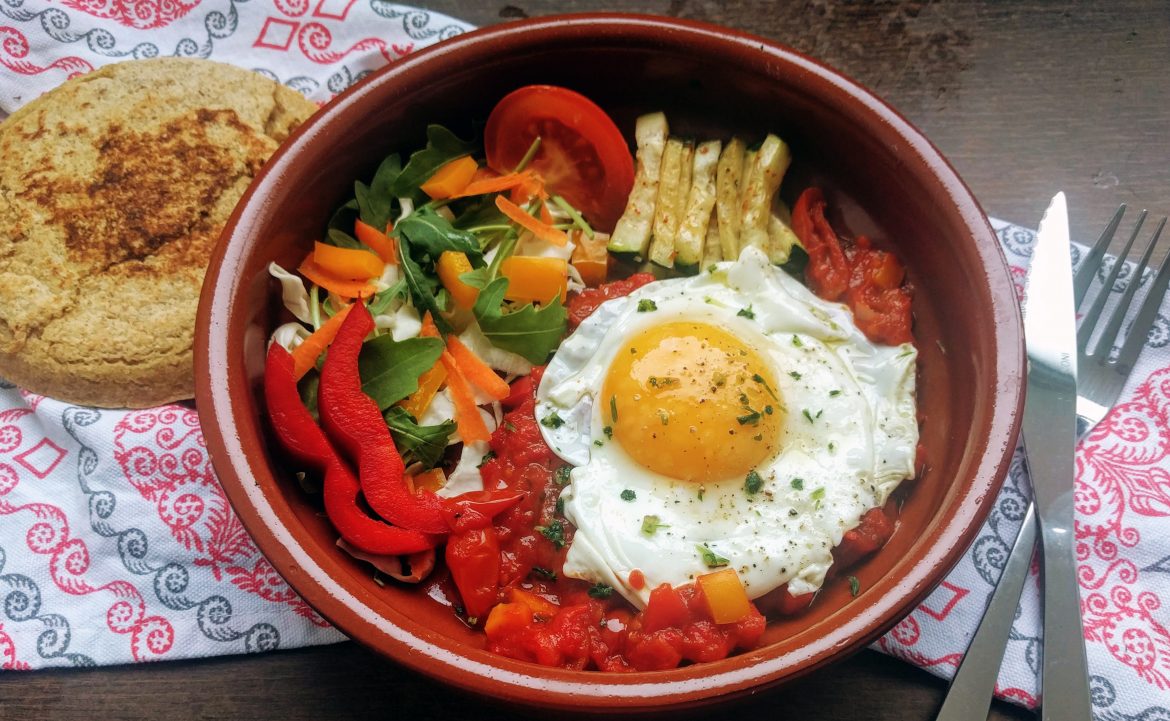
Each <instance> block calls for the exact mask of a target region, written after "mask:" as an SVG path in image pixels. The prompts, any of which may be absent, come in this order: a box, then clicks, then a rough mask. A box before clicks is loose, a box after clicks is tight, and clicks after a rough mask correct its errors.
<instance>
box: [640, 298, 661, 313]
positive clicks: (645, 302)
mask: <svg viewBox="0 0 1170 721" xmlns="http://www.w3.org/2000/svg"><path fill="white" fill-rule="evenodd" d="M652 310H658V304H657V303H655V302H654V301H652V300H650V299H649V298H643V299H642V300H640V301H638V312H639V313H649V312H650V311H652Z"/></svg>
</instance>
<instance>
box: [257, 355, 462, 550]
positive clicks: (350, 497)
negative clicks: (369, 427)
mask: <svg viewBox="0 0 1170 721" xmlns="http://www.w3.org/2000/svg"><path fill="white" fill-rule="evenodd" d="M264 400H265V404H266V405H267V407H268V415H269V418H270V419H271V421H272V429H273V431H275V432H276V437H277V438H278V439H279V440H280V443H281V445H283V446H284V447H285V449H286V450H287V451H288V452H289V453H290V454H291V455H292V456H293V457H294V458H296V459H297V460H298V461H300V462H301V463H304V464H305V465H306V466H309V467H311V468H313V469H314V470H317V471H320V472H322V473H323V474H324V475H325V482H324V488H323V495H324V497H325V513H326V515H328V516H329V520H330V521H331V522H332V523H333V526H334V527H335V528H336V529H337V532H338V533H340V534H341V537H342V538H343V539H345V541H346V542H347V543H349V544H351V545H353V546H354V547H356V548H358V549H361V550H362V551H366V552H368V553H374V554H379V555H400V554H405V553H417V552H419V551H425V550H427V549H429V548H433V547H434V546H435V545H436V544H437V543H438V541H439V539H440V537H438V536H433V535H428V534H425V533H420V532H419V531H413V530H409V529H406V528H396V527H394V526H389V525H386V524H385V523H382V522H381V521H378V520H376V519H374V518H371V517H369V516H368V515H366V513H365V511H363V510H362V509H361V507H360V506H359V505H358V501H357V497H358V491H359V490H360V489H359V487H358V482H357V479H356V478H354V477H353V473H351V472H350V470H349V468H348V467H347V466H346V465H345V463H344V462H343V461H342V460H341V458H340V457H339V456H338V455H337V452H336V451H335V450H334V449H333V446H332V445H330V443H329V441H328V439H326V438H325V434H324V433H323V432H322V431H321V429H320V428H319V427H318V426H317V424H316V423H314V422H313V417H312V416H311V415H309V410H308V409H307V408H305V404H304V403H302V402H301V397H300V394H299V393H298V392H297V382H296V379H295V377H294V375H293V358H292V355H291V354H290V353H289V352H288V351H286V350H285V349H284V348H282V347H281V346H279V345H277V344H275V343H273V344H272V347H270V348H269V349H268V359H267V363H266V365H265V369H264Z"/></svg>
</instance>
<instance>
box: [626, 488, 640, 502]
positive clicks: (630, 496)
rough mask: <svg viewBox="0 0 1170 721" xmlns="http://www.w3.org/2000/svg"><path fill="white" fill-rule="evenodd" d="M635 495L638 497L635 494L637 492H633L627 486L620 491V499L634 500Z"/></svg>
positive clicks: (636, 495)
mask: <svg viewBox="0 0 1170 721" xmlns="http://www.w3.org/2000/svg"><path fill="white" fill-rule="evenodd" d="M637 497H638V494H637V493H634V492H633V491H631V490H630V489H629V488H627V489H625V490H624V491H622V500H623V501H632V500H634V499H635V498H637Z"/></svg>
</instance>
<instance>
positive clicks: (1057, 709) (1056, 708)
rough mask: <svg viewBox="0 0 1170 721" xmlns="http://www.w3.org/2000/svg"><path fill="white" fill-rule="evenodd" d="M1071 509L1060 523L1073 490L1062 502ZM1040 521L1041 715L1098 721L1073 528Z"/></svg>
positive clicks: (1046, 719) (1045, 719)
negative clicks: (1091, 688) (1091, 690)
mask: <svg viewBox="0 0 1170 721" xmlns="http://www.w3.org/2000/svg"><path fill="white" fill-rule="evenodd" d="M1060 500H1061V505H1065V504H1067V508H1066V509H1063V510H1066V511H1067V514H1065V513H1056V514H1054V515H1057V516H1058V517H1060V518H1068V519H1069V520H1070V521H1071V519H1072V517H1073V514H1072V489H1071V488H1070V489H1069V492H1068V494H1067V495H1066V496H1065V497H1064V498H1062V499H1060ZM1046 521H1047V519H1046V518H1045V516H1044V512H1043V509H1042V510H1041V513H1040V517H1039V526H1040V541H1041V545H1042V546H1043V548H1044V563H1043V567H1042V571H1041V572H1042V573H1043V574H1044V646H1043V648H1044V650H1043V654H1044V662H1043V668H1042V671H1043V677H1042V678H1043V681H1042V684H1041V700H1040V713H1041V716H1040V718H1041V720H1042V721H1093V714H1092V710H1091V709H1092V707H1091V705H1090V700H1089V699H1090V697H1089V673H1088V662H1087V660H1086V658H1085V632H1084V627H1083V626H1082V625H1081V596H1080V588H1079V585H1078V584H1077V567H1076V561H1075V558H1076V557H1075V555H1074V550H1075V549H1074V547H1073V546H1074V544H1075V536H1076V534H1075V533H1074V532H1073V525H1072V523H1071V522H1070V523H1068V524H1063V523H1048V522H1046Z"/></svg>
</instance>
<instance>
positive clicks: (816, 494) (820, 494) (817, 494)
mask: <svg viewBox="0 0 1170 721" xmlns="http://www.w3.org/2000/svg"><path fill="white" fill-rule="evenodd" d="M824 497H825V489H824V488H818V489H817V490H815V491H813V492H812V496H811V498H812V499H813V500H814V501H820V500H823V499H824Z"/></svg>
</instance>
